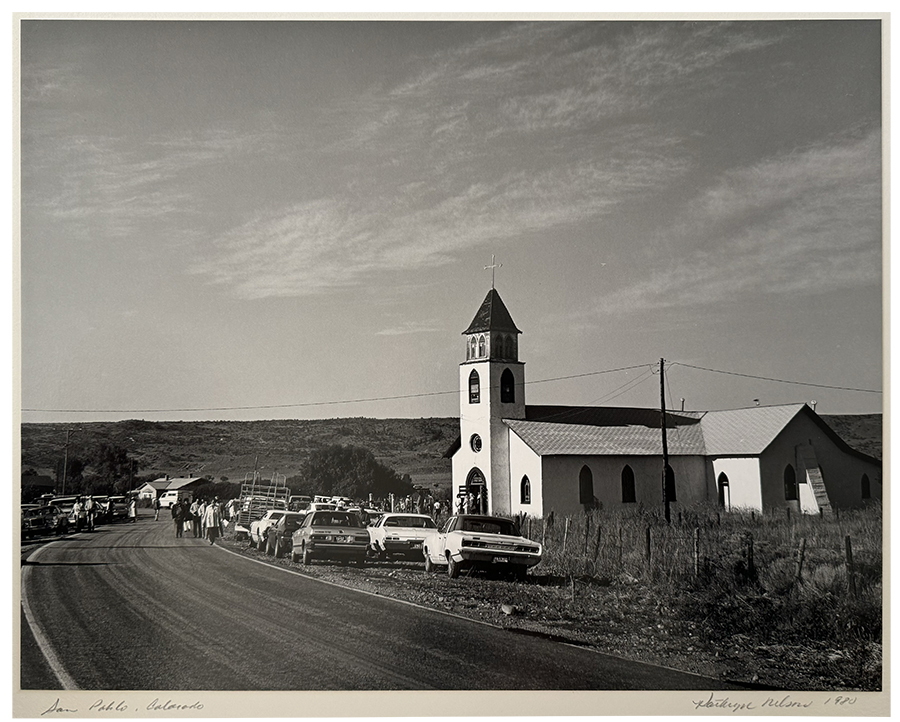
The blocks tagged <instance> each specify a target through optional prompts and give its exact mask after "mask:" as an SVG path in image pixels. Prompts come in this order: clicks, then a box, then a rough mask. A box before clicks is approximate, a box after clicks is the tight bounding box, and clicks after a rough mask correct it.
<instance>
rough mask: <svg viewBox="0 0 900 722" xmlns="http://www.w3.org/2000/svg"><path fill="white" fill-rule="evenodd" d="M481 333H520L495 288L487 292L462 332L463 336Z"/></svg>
mask: <svg viewBox="0 0 900 722" xmlns="http://www.w3.org/2000/svg"><path fill="white" fill-rule="evenodd" d="M481 331H511V332H512V333H522V332H521V331H520V330H519V329H518V328H516V324H515V323H514V322H513V320H512V316H510V315H509V311H508V310H507V308H506V305H505V304H504V303H503V300H502V299H501V298H500V294H499V293H497V290H496V289H495V288H492V289H491V290H490V291H488V294H487V296H485V297H484V301H483V302H482V304H481V308H479V309H478V313H476V314H475V318H473V319H472V323H470V324H469V328H467V329H466V330H465V331H463V335H465V334H469V333H479V332H481Z"/></svg>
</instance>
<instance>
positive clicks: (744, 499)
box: [710, 457, 763, 511]
mask: <svg viewBox="0 0 900 722" xmlns="http://www.w3.org/2000/svg"><path fill="white" fill-rule="evenodd" d="M711 464H712V472H711V473H712V479H711V481H712V489H711V494H710V499H711V500H712V501H716V502H717V501H718V498H719V497H718V493H719V487H718V483H719V474H721V473H723V472H724V474H725V476H727V477H728V489H729V497H730V504H729V503H728V502H726V508H727V509H734V510H735V511H739V510H742V509H747V510H755V511H762V508H763V506H762V489H761V488H760V484H759V459H757V458H755V457H751V458H747V457H734V458H716V459H712V460H711Z"/></svg>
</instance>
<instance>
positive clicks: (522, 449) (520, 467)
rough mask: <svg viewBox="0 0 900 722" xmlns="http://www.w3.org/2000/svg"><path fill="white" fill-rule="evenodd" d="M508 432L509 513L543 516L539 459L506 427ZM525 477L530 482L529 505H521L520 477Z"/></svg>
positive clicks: (541, 477)
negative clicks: (510, 501)
mask: <svg viewBox="0 0 900 722" xmlns="http://www.w3.org/2000/svg"><path fill="white" fill-rule="evenodd" d="M506 429H507V431H508V432H509V468H510V479H509V497H510V499H511V500H512V503H511V504H510V513H511V514H519V513H525V514H528V515H530V516H543V515H544V509H543V504H542V501H543V473H542V468H541V467H542V464H541V457H540V456H538V455H537V454H535V453H534V451H532V450H531V447H530V446H528V444H526V443H525V442H524V441H522V439H521V438H519V437H518V436H517V435H516V433H515V432H514V431H513V430H512V429H510V428H509V427H508V426H507V427H506ZM523 476H527V477H528V481H530V482H531V503H530V504H522V502H521V499H522V496H521V484H522V477H523Z"/></svg>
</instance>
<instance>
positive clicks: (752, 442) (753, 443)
mask: <svg viewBox="0 0 900 722" xmlns="http://www.w3.org/2000/svg"><path fill="white" fill-rule="evenodd" d="M805 406H806V404H790V405H788V406H753V407H751V408H748V409H730V410H727V411H707V412H706V413H705V414H704V415H703V418H702V419H701V420H700V426H701V427H702V429H703V438H704V439H705V440H706V453H707V455H709V456H732V455H745V454H749V455H755V454H761V453H762V452H763V451H765V450H766V448H767V447H768V446H769V444H771V443H772V442H773V441H774V440H775V437H776V436H778V434H780V433H781V431H782V430H783V429H784V427H785V426H787V425H788V423H789V422H790V421H791V420H792V419H793V418H794V417H795V416H797V414H799V413H800V412H801V410H802V409H803V408H804V407H805Z"/></svg>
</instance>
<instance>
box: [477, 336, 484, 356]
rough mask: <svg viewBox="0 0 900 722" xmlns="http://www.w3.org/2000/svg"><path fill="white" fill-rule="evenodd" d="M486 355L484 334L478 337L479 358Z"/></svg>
mask: <svg viewBox="0 0 900 722" xmlns="http://www.w3.org/2000/svg"><path fill="white" fill-rule="evenodd" d="M483 356H484V336H483V335H482V336H479V337H478V358H482V357H483Z"/></svg>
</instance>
